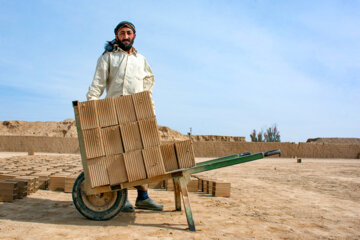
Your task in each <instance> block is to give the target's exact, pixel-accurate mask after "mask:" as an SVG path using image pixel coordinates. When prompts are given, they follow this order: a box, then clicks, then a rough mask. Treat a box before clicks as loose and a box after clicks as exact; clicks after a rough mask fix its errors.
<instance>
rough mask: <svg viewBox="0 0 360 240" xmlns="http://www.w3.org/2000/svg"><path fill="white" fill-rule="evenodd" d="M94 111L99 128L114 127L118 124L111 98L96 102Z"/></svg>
mask: <svg viewBox="0 0 360 240" xmlns="http://www.w3.org/2000/svg"><path fill="white" fill-rule="evenodd" d="M96 109H97V113H98V117H99V125H100V127H108V126H114V125H117V124H118V120H117V116H116V111H115V104H114V99H113V98H105V99H101V100H97V101H96Z"/></svg>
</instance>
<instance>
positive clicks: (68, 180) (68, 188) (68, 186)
mask: <svg viewBox="0 0 360 240" xmlns="http://www.w3.org/2000/svg"><path fill="white" fill-rule="evenodd" d="M76 178H77V176H74V175H70V176H66V177H65V186H64V192H66V193H71V192H72V189H73V187H74V183H75V181H76Z"/></svg>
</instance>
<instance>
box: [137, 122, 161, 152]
mask: <svg viewBox="0 0 360 240" xmlns="http://www.w3.org/2000/svg"><path fill="white" fill-rule="evenodd" d="M138 123H139V129H140V135H141V140H142V143H143V146H144V148H150V147H155V146H160V135H159V131H158V129H157V124H156V118H151V119H145V120H140V121H139V122H138Z"/></svg>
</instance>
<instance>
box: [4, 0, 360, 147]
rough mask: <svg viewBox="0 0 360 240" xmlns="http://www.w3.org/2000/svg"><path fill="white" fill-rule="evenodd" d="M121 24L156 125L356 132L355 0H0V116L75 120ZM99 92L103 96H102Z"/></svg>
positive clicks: (299, 136)
mask: <svg viewBox="0 0 360 240" xmlns="http://www.w3.org/2000/svg"><path fill="white" fill-rule="evenodd" d="M123 20H127V21H131V22H132V23H134V25H135V27H136V30H137V37H136V39H135V44H134V47H135V48H136V49H137V50H138V51H139V52H140V53H141V54H142V55H144V56H145V57H146V59H147V61H148V62H149V64H150V66H151V68H152V71H153V72H154V74H155V88H154V92H153V97H154V101H155V107H156V115H157V121H158V124H159V125H163V126H168V127H170V128H172V129H174V130H177V131H180V132H181V133H183V134H186V133H187V132H189V130H190V128H192V134H198V135H226V136H244V137H246V139H247V141H250V138H249V134H250V133H251V132H252V130H253V129H255V130H257V131H260V130H265V129H267V128H269V127H272V126H274V125H275V124H276V126H277V127H278V129H279V131H280V135H281V141H283V142H305V141H306V140H307V139H308V138H315V137H357V138H359V137H360V27H359V24H360V1H355V0H353V1H352V0H346V1H345V0H343V1H340V0H339V1H333V0H324V1H321V0H317V1H307V0H304V1H285V0H284V1H281V0H276V1H265V0H264V1H263V0H242V1H230V0H223V1H211V0H208V1H205V0H203V1H201V0H199V1H136V0H135V1H120V0H118V1H112V0H107V1H95V0H90V1H89V0H88V1H85V0H78V1H70V0H62V1H50V0H48V1H45V0H44V1H40V0H33V1H27V0H23V1H20V0H12V1H8V0H0V102H1V111H0V121H5V120H24V121H62V120H64V119H68V118H74V112H73V108H72V101H73V100H79V101H85V100H86V97H85V96H86V93H87V90H88V87H89V85H90V84H91V81H92V78H93V76H94V72H95V67H96V62H97V59H98V58H99V57H100V55H101V54H102V52H103V50H104V44H105V42H106V41H108V40H112V39H113V38H114V33H113V29H114V28H115V26H116V25H117V24H118V23H119V22H120V21H123ZM103 97H105V94H104V96H103Z"/></svg>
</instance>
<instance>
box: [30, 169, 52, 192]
mask: <svg viewBox="0 0 360 240" xmlns="http://www.w3.org/2000/svg"><path fill="white" fill-rule="evenodd" d="M51 175H53V173H52V172H39V173H36V174H34V176H36V177H38V178H39V189H43V190H46V189H48V187H49V178H50V176H51Z"/></svg>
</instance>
